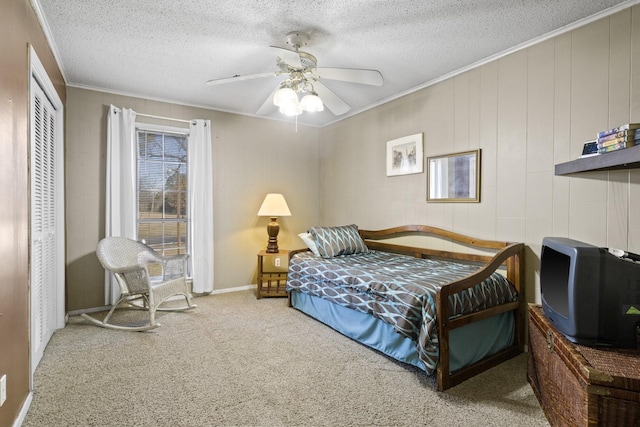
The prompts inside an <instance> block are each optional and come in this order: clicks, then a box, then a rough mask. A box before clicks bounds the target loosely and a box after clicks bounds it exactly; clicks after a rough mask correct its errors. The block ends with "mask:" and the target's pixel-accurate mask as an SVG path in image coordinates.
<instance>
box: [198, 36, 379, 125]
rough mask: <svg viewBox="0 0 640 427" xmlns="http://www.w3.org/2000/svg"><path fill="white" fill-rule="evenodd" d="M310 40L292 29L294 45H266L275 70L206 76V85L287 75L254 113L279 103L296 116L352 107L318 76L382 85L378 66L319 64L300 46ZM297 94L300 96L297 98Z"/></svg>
mask: <svg viewBox="0 0 640 427" xmlns="http://www.w3.org/2000/svg"><path fill="white" fill-rule="evenodd" d="M308 41H309V35H308V34H306V33H304V32H302V31H292V32H290V33H288V34H287V36H286V43H287V44H288V45H290V46H292V47H293V50H291V49H285V48H281V47H277V46H269V47H270V48H271V49H273V50H275V51H276V52H277V54H278V56H277V58H276V65H277V67H278V70H277V71H275V72H268V73H259V74H250V75H246V76H240V75H235V76H233V77H227V78H222V79H214V80H209V81H208V82H207V84H208V85H219V84H226V83H231V82H238V81H243V80H250V79H256V78H261V77H272V76H281V75H284V76H286V78H285V79H284V80H283V81H282V82H281V83H280V84H279V85H278V86H277V87H276V88H275V89H274V90H273V92H272V93H271V95H270V96H269V97H268V98H267V100H266V101H265V102H264V104H263V105H262V106H261V107H260V108H259V109H258V111H257V114H267V113H269V112H270V111H271V110H272V109H273V108H275V107H279V110H280V112H281V113H283V114H287V115H291V116H297V115H299V114H301V113H302V112H304V111H307V112H313V111H322V110H323V109H324V106H326V107H327V108H328V109H329V110H330V111H331V112H332V113H333V114H335V115H337V116H339V115H342V114H344V113H346V112H347V111H349V110H350V109H351V107H350V106H349V105H348V104H347V103H346V102H344V101H343V100H342V99H340V97H339V96H338V95H336V94H335V93H334V92H332V91H331V90H330V89H329V88H327V87H326V86H325V85H324V84H323V83H321V82H320V80H321V79H327V80H339V81H344V82H350V83H360V84H366V85H372V86H382V83H383V78H382V74H380V72H379V71H377V70H363V69H355V68H327V67H318V60H317V59H316V57H315V56H313V55H311V54H310V53H308V52H303V51H301V50H300V47H301V46H304V45H306V44H307V42H308ZM298 95H300V96H301V97H302V98H301V99H298Z"/></svg>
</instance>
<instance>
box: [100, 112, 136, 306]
mask: <svg viewBox="0 0 640 427" xmlns="http://www.w3.org/2000/svg"><path fill="white" fill-rule="evenodd" d="M135 122H136V113H135V111H133V110H130V109H128V108H117V107H115V106H113V105H111V106H109V118H108V120H107V183H106V184H107V185H106V214H105V237H111V236H122V237H129V238H131V239H135V238H136V206H135V201H136V143H135V139H136V138H135V135H136V126H135ZM119 296H120V288H119V287H118V284H117V283H116V282H115V279H114V278H113V276H112V274H111V273H109V272H108V271H107V272H105V304H106V305H110V304H113V303H115V302H116V301H117V299H118V297H119Z"/></svg>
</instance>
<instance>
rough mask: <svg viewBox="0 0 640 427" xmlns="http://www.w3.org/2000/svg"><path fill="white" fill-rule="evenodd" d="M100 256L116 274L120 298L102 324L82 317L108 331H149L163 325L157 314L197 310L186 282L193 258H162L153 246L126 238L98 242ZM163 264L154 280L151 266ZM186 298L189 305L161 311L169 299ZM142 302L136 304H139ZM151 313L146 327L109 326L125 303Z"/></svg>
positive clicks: (174, 256)
mask: <svg viewBox="0 0 640 427" xmlns="http://www.w3.org/2000/svg"><path fill="white" fill-rule="evenodd" d="M96 255H97V256H98V259H99V260H100V263H101V264H102V266H103V267H104V268H105V270H109V271H110V272H112V273H113V275H114V276H115V278H116V281H117V282H118V285H120V292H121V295H120V299H118V301H117V302H116V303H115V304H113V306H112V307H111V310H109V313H107V315H106V316H105V317H104V319H103V320H102V321H100V320H97V319H95V318H93V317H91V316H89V315H87V314H83V315H82V317H83V318H84V319H86V320H88V321H89V322H91V323H93V324H95V325H98V326H102V327H105V328H111V329H119V330H126V331H147V330H149V329H154V328H157V327H158V326H160V324H159V323H157V322H156V319H155V314H156V311H184V310H189V309H192V308H194V307H195V306H196V305H195V304H192V303H191V294H190V293H189V289H188V287H187V282H186V261H187V258H188V257H189V255H186V254H182V255H173V256H162V255H160V254H158V253H157V252H156V251H154V250H153V249H152V248H150V247H149V246H147V245H145V244H144V243H141V242H136V241H135V240H132V239H128V238H126V237H107V238H104V239H102V240H101V241H100V242H99V243H98V247H97V249H96ZM153 264H156V265H159V266H160V269H161V270H162V275H161V276H160V277H159V278H157V279H156V278H155V277H151V276H150V274H149V267H150V266H152V265H153ZM179 295H182V296H184V297H185V299H186V305H185V306H178V307H175V308H174V307H167V308H164V307H163V308H160V307H159V306H160V305H161V304H162V303H163V302H165V301H166V300H167V299H168V298H170V297H173V296H179ZM140 301H141V302H142V304H140V303H136V302H140ZM121 303H124V304H127V305H129V306H130V307H132V308H137V309H143V310H147V311H148V312H149V324H147V325H143V326H120V325H116V324H113V323H109V320H110V319H111V315H112V314H113V312H114V311H115V309H116V308H117V307H118V306H119V305H120V304H121Z"/></svg>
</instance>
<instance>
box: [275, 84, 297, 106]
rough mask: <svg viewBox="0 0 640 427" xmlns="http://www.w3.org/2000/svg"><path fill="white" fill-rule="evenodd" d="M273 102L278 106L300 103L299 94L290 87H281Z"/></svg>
mask: <svg viewBox="0 0 640 427" xmlns="http://www.w3.org/2000/svg"><path fill="white" fill-rule="evenodd" d="M273 104H274V105H275V106H277V107H283V106H287V105H292V104H298V95H296V93H295V91H294V90H293V89H291V88H290V87H281V88H280V89H278V90H277V91H276V93H275V94H274V95H273Z"/></svg>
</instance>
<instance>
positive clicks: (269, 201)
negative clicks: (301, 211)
mask: <svg viewBox="0 0 640 427" xmlns="http://www.w3.org/2000/svg"><path fill="white" fill-rule="evenodd" d="M258 216H268V217H279V216H291V211H290V210H289V206H287V201H286V200H285V199H284V196H283V195H282V194H278V193H269V194H267V197H265V198H264V201H263V202H262V206H260V210H259V211H258Z"/></svg>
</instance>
